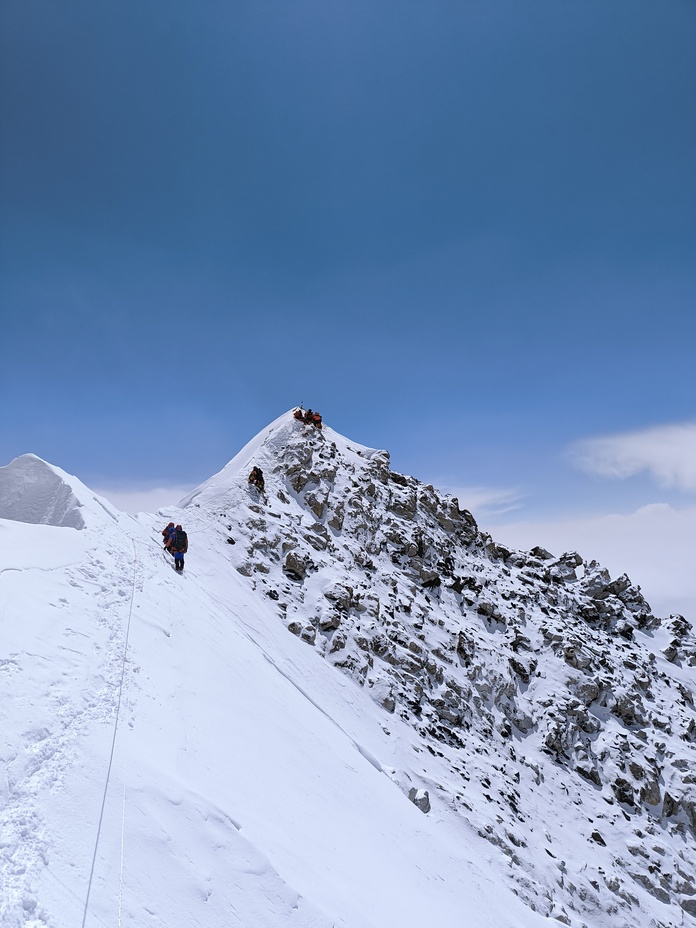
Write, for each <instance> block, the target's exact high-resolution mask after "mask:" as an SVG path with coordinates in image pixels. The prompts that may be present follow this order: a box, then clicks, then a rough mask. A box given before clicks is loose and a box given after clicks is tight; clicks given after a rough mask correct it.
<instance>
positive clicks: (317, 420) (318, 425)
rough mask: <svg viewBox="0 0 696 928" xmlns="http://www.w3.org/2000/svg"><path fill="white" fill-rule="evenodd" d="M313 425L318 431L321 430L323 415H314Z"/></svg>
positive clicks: (316, 413)
mask: <svg viewBox="0 0 696 928" xmlns="http://www.w3.org/2000/svg"><path fill="white" fill-rule="evenodd" d="M312 425H313V426H314V427H315V428H317V429H320V428H321V413H318V412H315V413H312Z"/></svg>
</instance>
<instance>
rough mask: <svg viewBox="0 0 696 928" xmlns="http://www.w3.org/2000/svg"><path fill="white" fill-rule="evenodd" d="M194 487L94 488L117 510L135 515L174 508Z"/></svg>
mask: <svg viewBox="0 0 696 928" xmlns="http://www.w3.org/2000/svg"><path fill="white" fill-rule="evenodd" d="M192 489H193V487H192V486H188V485H187V486H171V487H153V488H152V489H144V488H142V487H138V486H133V487H118V488H114V487H94V491H95V493H98V494H99V495H100V496H103V497H105V498H106V499H108V500H109V502H110V503H112V504H113V505H114V506H115V507H116V508H117V509H120V510H121V511H122V512H129V513H130V514H131V515H135V514H136V513H138V512H157V510H158V509H165V508H166V507H168V506H171V507H172V508H174V507H176V506H177V505H178V504H179V500H181V499H183V498H184V497H185V496H187V495H188V494H189V493H190V492H191V490H192Z"/></svg>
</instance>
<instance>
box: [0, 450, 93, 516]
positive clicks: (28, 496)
mask: <svg viewBox="0 0 696 928" xmlns="http://www.w3.org/2000/svg"><path fill="white" fill-rule="evenodd" d="M81 508H82V503H81V502H80V500H78V499H77V497H76V496H75V493H74V492H73V489H72V487H71V486H70V485H69V484H68V483H66V481H65V480H64V479H63V477H61V476H60V474H59V473H58V471H57V469H55V468H53V467H51V465H50V464H47V463H46V462H45V461H42V460H41V458H39V457H36V455H34V454H23V455H22V456H21V457H18V458H15V459H14V460H13V461H11V462H10V463H9V464H8V465H7V466H6V467H0V518H2V519H11V520H12V521H14V522H29V523H32V524H34V525H56V526H61V527H68V528H77V529H82V528H84V527H85V521H84V519H83V518H82V514H81V513H80V509H81Z"/></svg>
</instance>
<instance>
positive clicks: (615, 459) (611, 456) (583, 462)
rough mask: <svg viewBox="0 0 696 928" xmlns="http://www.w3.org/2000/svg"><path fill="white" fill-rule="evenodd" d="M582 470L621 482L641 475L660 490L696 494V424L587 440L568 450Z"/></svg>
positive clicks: (670, 426)
mask: <svg viewBox="0 0 696 928" xmlns="http://www.w3.org/2000/svg"><path fill="white" fill-rule="evenodd" d="M569 454H570V457H571V459H572V460H573V461H574V463H575V464H576V465H577V466H578V467H580V468H581V469H582V470H584V471H586V472H588V473H592V474H598V475H599V476H601V477H610V478H614V479H620V480H624V479H626V478H628V477H634V476H636V475H638V474H641V473H647V474H649V475H650V476H652V477H653V478H654V479H655V480H656V481H657V482H658V483H659V484H660V486H663V487H675V488H677V489H679V490H684V491H688V492H694V491H696V422H684V423H677V424H673V425H658V426H653V427H651V428H647V429H641V430H638V431H635V432H624V433H621V434H618V435H608V436H606V437H603V438H590V439H586V440H585V441H580V442H577V443H576V444H574V445H572V446H571V448H570V449H569Z"/></svg>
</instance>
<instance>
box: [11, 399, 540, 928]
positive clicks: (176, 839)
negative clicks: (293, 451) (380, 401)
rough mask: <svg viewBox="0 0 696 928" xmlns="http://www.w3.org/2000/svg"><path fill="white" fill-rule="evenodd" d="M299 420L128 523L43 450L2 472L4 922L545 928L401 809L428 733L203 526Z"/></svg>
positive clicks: (483, 859)
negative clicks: (314, 639)
mask: <svg viewBox="0 0 696 928" xmlns="http://www.w3.org/2000/svg"><path fill="white" fill-rule="evenodd" d="M288 419H289V417H288V416H287V415H286V416H283V417H281V419H279V420H277V421H276V422H275V423H273V424H272V425H271V426H270V427H269V428H268V429H266V430H264V432H262V433H261V434H260V435H259V436H258V437H257V438H256V439H255V440H254V441H253V442H251V443H250V444H249V445H248V446H247V447H246V448H245V449H244V450H243V451H242V452H241V454H240V455H238V456H237V457H236V458H235V459H234V461H233V462H231V464H229V465H228V466H227V467H226V468H225V469H224V471H223V472H222V473H221V474H219V475H217V477H214V478H212V480H211V481H209V482H208V484H204V485H203V487H202V488H201V489H200V490H199V491H196V493H194V494H193V495H192V500H195V501H196V502H197V503H199V504H200V508H199V509H190V510H189V511H186V512H176V511H175V512H166V513H163V514H161V515H157V516H150V515H142V516H141V517H139V519H138V520H134V519H133V518H131V517H129V516H127V515H124V514H121V513H117V512H116V511H115V510H113V507H111V506H109V504H108V503H106V502H105V501H103V500H100V499H98V498H96V497H95V495H94V494H93V493H92V492H91V491H90V490H88V489H87V488H86V487H84V485H83V484H81V483H80V482H79V481H78V480H76V479H75V478H73V477H70V476H69V475H67V474H65V473H63V472H62V471H60V470H59V469H58V468H55V467H52V466H51V465H48V464H46V463H45V462H42V461H40V459H38V458H36V457H34V456H33V455H24V456H23V457H21V458H18V459H16V460H15V461H14V462H12V464H11V465H9V466H8V467H7V468H3V469H2V470H0V514H1V515H2V518H1V519H0V826H1V832H0V900H1V901H0V925H2V928H20V926H21V928H75V926H80V925H88V926H94V928H96V926H100V925H104V926H115V925H119V926H120V925H124V926H129V928H145V926H152V928H159V926H161V928H191V926H206V928H232V926H244V928H279V926H291V928H339V926H341V928H344V926H345V928H392V926H393V928H410V926H412V928H423V926H426V925H428V926H429V925H436V926H441V928H455V926H456V928H462V926H469V925H470V926H479V928H486V926H490V928H527V926H529V928H536V926H540V925H542V924H549V923H550V920H548V919H546V918H542V917H541V916H539V915H537V914H535V913H534V912H532V911H531V910H530V909H529V908H528V907H527V906H526V905H524V904H523V903H522V902H521V901H520V900H519V899H518V898H517V897H516V895H515V894H514V893H513V891H512V888H511V887H510V886H509V885H508V883H507V882H506V880H505V877H504V863H503V862H502V860H501V858H500V855H499V854H498V853H497V851H496V849H495V848H493V847H491V845H490V844H489V843H487V842H485V841H483V840H482V839H481V838H479V837H478V836H477V835H476V833H475V832H474V831H473V830H472V829H471V828H468V827H466V825H465V824H464V823H463V822H462V820H461V819H459V818H457V817H456V816H454V815H451V814H450V813H449V812H448V811H447V810H446V809H444V808H442V809H441V808H439V807H438V802H437V798H436V797H433V809H432V811H431V812H430V813H429V814H428V815H424V814H423V813H422V812H421V811H420V810H419V809H418V808H417V807H416V806H415V805H414V804H413V803H412V802H410V801H409V800H408V798H407V797H406V796H405V795H404V792H403V791H402V790H401V789H400V788H399V786H398V785H397V784H396V783H395V779H394V778H395V775H396V772H397V771H400V774H399V775H400V776H401V777H403V776H404V775H406V776H408V775H409V772H411V773H412V774H413V777H414V779H416V778H417V772H419V771H421V770H422V769H423V767H424V765H425V764H427V763H429V761H430V758H429V757H428V758H427V759H426V758H424V757H423V745H422V743H421V741H420V739H419V737H418V736H417V734H416V733H415V732H414V731H413V730H412V729H411V728H410V727H409V726H408V725H406V724H405V723H403V722H401V721H400V720H399V719H398V718H395V717H392V716H389V715H388V714H387V713H385V711H384V710H383V709H382V708H380V707H379V706H377V705H376V704H375V703H374V702H373V701H372V700H371V699H370V698H369V697H368V695H367V693H366V692H364V691H363V690H362V689H361V688H360V687H359V686H358V685H356V684H355V683H354V682H353V681H352V680H350V679H348V678H347V677H345V676H344V675H342V674H341V673H340V672H339V671H338V670H336V669H335V668H333V667H332V666H331V665H330V664H328V663H327V662H325V661H324V660H322V659H321V658H320V657H319V656H318V655H317V654H316V653H315V651H314V650H312V649H311V648H308V647H307V645H306V644H305V643H304V642H303V641H301V640H300V639H299V638H296V637H294V636H293V635H290V634H288V631H287V629H286V628H285V626H284V625H283V624H282V623H281V622H279V621H278V617H277V612H276V610H275V608H274V604H273V603H272V601H270V600H268V599H265V600H264V598H262V597H260V596H258V595H256V594H255V593H254V592H253V590H252V589H251V588H250V585H249V582H248V580H247V579H246V578H244V577H243V576H242V575H240V574H239V573H238V572H237V571H235V570H234V569H231V567H230V562H229V550H230V549H229V546H225V545H224V544H220V536H219V533H214V532H210V531H209V528H210V526H206V522H207V521H208V522H210V521H212V520H213V518H214V513H213V512H210V511H206V509H205V508H204V504H205V501H206V499H208V498H210V499H213V498H215V500H216V501H217V502H218V503H219V500H220V495H221V494H223V495H224V494H225V493H226V492H229V493H230V494H232V495H234V494H237V493H247V492H248V488H247V486H246V477H247V473H248V465H249V462H250V461H251V460H252V459H255V460H257V459H258V455H259V454H261V456H262V457H263V455H268V454H272V453H273V449H274V443H282V442H283V441H284V431H285V430H286V429H288V428H293V427H294V423H292V422H288ZM332 437H334V438H337V436H332ZM349 444H350V443H346V442H345V441H342V445H345V446H346V447H347V446H348V445H349ZM351 447H352V448H354V449H356V450H357V449H358V448H359V446H355V445H352V446H351ZM169 519H175V520H179V519H180V520H181V521H182V522H183V523H184V525H185V527H186V528H187V529H188V532H189V541H190V551H189V554H188V555H187V559H186V561H187V563H186V571H185V573H184V575H183V576H178V575H177V574H176V573H175V572H174V571H173V570H172V568H171V566H170V564H169V563H168V562H167V560H166V559H165V556H164V555H163V552H162V550H161V537H160V531H161V529H162V527H163V526H164V525H165V524H166V522H167V521H169ZM128 630H129V636H128V643H127V644H126V635H127V632H128ZM119 701H120V708H119V712H118V717H117V715H116V712H117V707H118V706H119ZM116 724H117V729H116V736H115V742H114V745H115V747H114V755H113V763H112V765H111V768H110V775H109V777H108V782H107V772H108V771H109V766H110V755H111V750H112V739H113V735H114V731H115V725H116ZM102 802H103V814H102ZM100 817H101V827H100ZM97 835H99V840H98V845H97V846H96V856H95V843H96V841H97ZM93 856H94V866H92V865H93ZM91 873H92V878H91V887H90V874H91ZM88 887H89V902H88V905H87V897H88Z"/></svg>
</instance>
